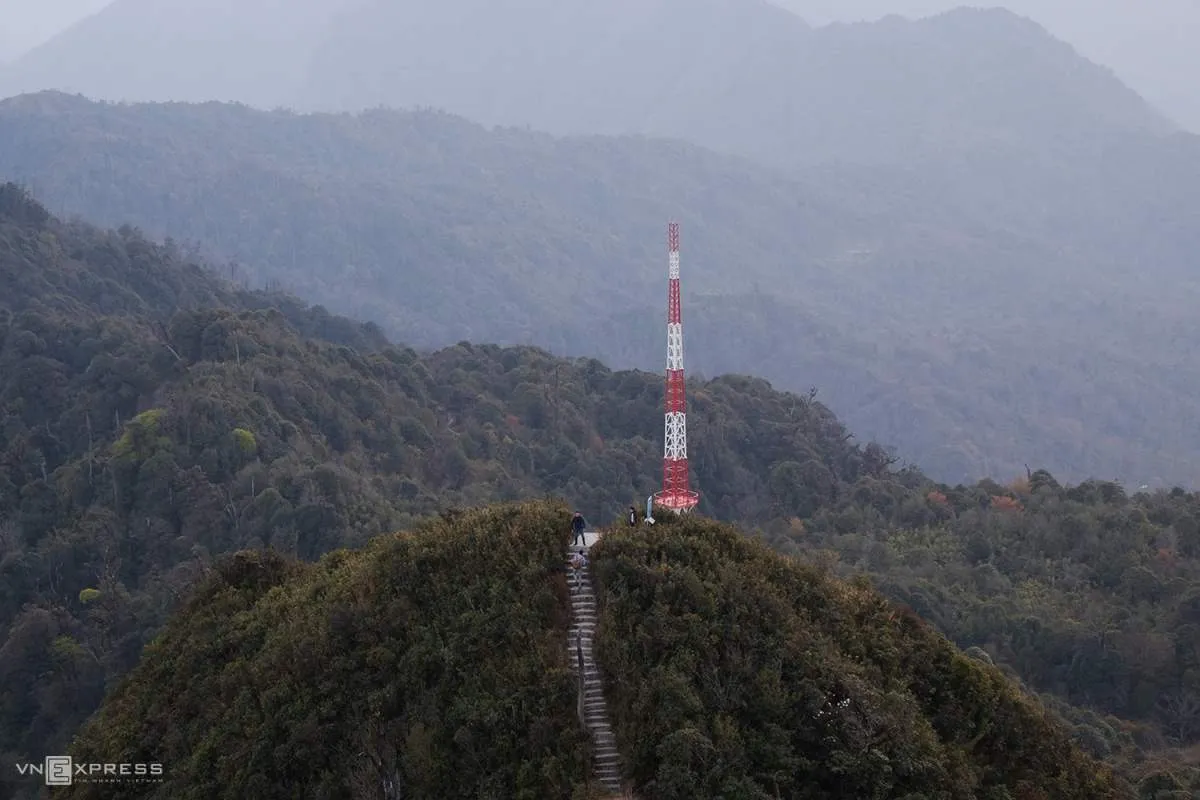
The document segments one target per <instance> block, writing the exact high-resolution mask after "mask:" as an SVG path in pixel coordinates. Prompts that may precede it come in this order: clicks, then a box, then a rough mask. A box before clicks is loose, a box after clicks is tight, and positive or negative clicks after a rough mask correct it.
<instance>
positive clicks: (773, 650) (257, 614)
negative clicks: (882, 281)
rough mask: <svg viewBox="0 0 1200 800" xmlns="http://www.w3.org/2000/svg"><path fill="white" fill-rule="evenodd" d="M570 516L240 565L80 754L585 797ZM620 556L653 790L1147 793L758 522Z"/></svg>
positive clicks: (638, 773)
mask: <svg viewBox="0 0 1200 800" xmlns="http://www.w3.org/2000/svg"><path fill="white" fill-rule="evenodd" d="M569 518H570V510H569V508H568V507H567V506H565V505H562V504H548V503H526V504H523V505H511V506H500V507H494V508H485V509H482V510H476V511H471V512H468V513H465V514H450V515H447V518H446V519H445V520H440V521H437V522H433V523H431V524H427V525H426V526H424V527H423V528H422V529H421V530H418V531H417V532H415V533H412V534H396V535H391V536H383V537H379V538H377V539H375V540H374V541H372V542H371V544H370V545H368V546H367V547H366V548H365V549H363V550H361V551H359V552H355V553H350V552H347V551H337V552H335V553H332V554H330V555H328V556H326V557H325V558H323V559H321V561H320V562H319V563H317V564H315V565H309V566H300V565H299V564H297V563H295V562H292V561H288V560H286V559H284V558H282V557H280V556H278V555H276V554H258V553H239V554H237V555H235V556H233V557H231V558H226V559H223V560H221V561H219V562H218V563H217V564H216V565H215V566H214V568H213V569H211V570H210V571H208V573H207V574H206V575H205V577H204V578H203V580H202V583H201V585H200V588H199V590H198V591H197V592H196V593H195V594H194V595H193V596H192V597H190V598H189V600H188V601H187V603H186V605H185V606H184V608H183V609H182V611H181V613H179V614H178V615H176V616H175V617H174V618H173V619H172V620H171V622H170V623H168V625H167V626H166V628H165V630H164V632H163V635H162V636H161V637H160V638H159V639H158V640H156V641H155V643H154V644H153V645H152V646H151V647H150V648H149V649H148V650H147V651H146V655H145V658H144V659H143V661H142V663H141V664H139V665H138V667H137V668H136V669H135V670H134V671H133V672H132V673H131V674H130V676H129V677H128V679H127V680H126V681H124V682H122V684H121V686H120V687H119V688H118V689H117V690H116V691H115V692H114V693H113V694H112V696H111V697H110V699H109V700H108V701H107V702H106V704H105V706H104V708H103V709H102V710H101V711H100V713H99V714H98V715H97V716H96V717H95V719H93V720H92V721H91V722H90V723H89V724H88V725H87V726H86V727H85V729H84V730H83V732H82V734H81V736H80V739H79V741H78V742H76V744H75V745H74V746H73V748H72V751H73V754H74V755H76V757H77V758H80V759H81V760H83V761H85V762H87V761H92V760H97V759H109V758H116V759H118V760H119V761H121V762H126V763H159V764H162V765H163V766H164V772H165V779H164V781H163V782H162V783H149V784H138V785H134V786H132V788H131V789H129V790H126V791H124V792H123V796H126V797H147V798H171V799H172V800H175V799H176V798H178V799H179V800H187V799H188V798H197V800H199V799H200V798H211V797H255V798H262V799H263V800H267V798H275V797H279V798H288V797H296V796H299V795H303V796H305V797H313V798H326V797H328V798H334V797H338V798H376V797H383V796H385V795H384V794H383V792H382V791H381V787H382V786H383V785H384V784H385V782H386V785H388V786H389V789H390V793H389V794H388V795H387V796H391V797H410V796H411V797H433V796H449V797H485V798H497V799H499V798H529V799H530V800H533V799H534V798H547V797H563V798H567V797H576V798H582V797H585V796H588V795H587V788H588V787H587V786H586V785H585V784H586V781H585V776H586V775H587V772H588V762H587V760H586V756H587V745H586V741H587V740H586V734H585V733H584V732H583V729H582V727H581V726H580V725H579V723H578V721H577V719H576V717H575V716H574V712H575V696H576V695H575V692H576V689H575V686H574V681H573V678H572V675H571V673H570V672H569V670H568V666H567V652H568V648H567V639H568V635H567V623H568V604H567V603H568V601H567V585H566V576H565V575H564V569H563V551H564V550H565V548H566V544H567V539H568V534H567V532H566V531H565V527H566V525H565V524H566V522H567V521H568V520H569ZM595 564H596V567H597V570H598V574H599V576H600V583H601V596H602V597H604V598H605V601H604V605H603V606H602V613H601V616H600V630H601V634H600V635H601V637H602V642H603V648H604V655H603V656H602V658H603V661H604V663H605V666H606V667H607V668H608V670H609V675H610V678H611V683H612V686H611V687H610V694H611V695H612V696H613V697H614V698H615V699H616V702H615V703H614V705H613V709H614V715H613V716H614V721H615V723H616V728H617V731H618V741H619V742H620V743H621V745H622V749H623V750H624V752H625V753H626V754H627V758H628V759H629V760H630V764H631V770H630V772H631V776H632V778H633V784H634V786H635V791H636V792H637V794H638V796H639V797H644V798H646V799H647V800H695V799H696V798H705V797H724V798H745V799H746V800H767V798H781V797H787V798H797V799H799V798H806V799H808V800H819V799H820V798H828V799H829V800H834V798H845V797H855V798H880V799H881V800H882V798H890V797H895V798H901V797H903V798H918V797H941V798H947V799H949V798H956V799H957V798H961V799H962V800H973V799H975V798H979V799H980V800H982V799H983V798H989V799H993V798H994V799H995V800H1000V799H1001V798H1017V797H1020V798H1046V800H1049V799H1050V798H1053V799H1054V800H1072V799H1073V798H1078V799H1079V800H1104V798H1114V799H1115V798H1121V797H1128V796H1129V794H1128V792H1127V791H1122V789H1121V788H1120V786H1119V784H1116V783H1114V782H1113V781H1112V778H1111V776H1110V775H1109V773H1108V772H1107V771H1106V770H1104V769H1102V768H1101V767H1100V766H1099V765H1097V764H1096V763H1095V762H1093V761H1092V760H1091V759H1089V758H1088V757H1087V756H1085V755H1083V753H1082V752H1080V751H1079V750H1078V748H1075V747H1074V746H1072V744H1071V743H1070V740H1069V738H1068V737H1067V735H1066V734H1065V733H1064V732H1063V731H1062V730H1061V729H1060V728H1059V727H1058V726H1057V725H1056V724H1055V723H1054V721H1053V720H1052V719H1051V718H1049V717H1048V716H1047V714H1046V712H1045V711H1044V710H1042V709H1040V708H1038V706H1037V704H1036V703H1034V702H1031V701H1030V700H1028V699H1026V698H1024V697H1022V696H1021V694H1020V693H1019V691H1018V690H1017V689H1016V688H1015V687H1014V686H1013V685H1012V684H1011V683H1010V682H1009V681H1007V680H1006V679H1005V678H1004V677H1003V676H1002V675H1001V674H1000V673H999V672H998V671H997V670H996V669H995V668H994V667H990V666H987V665H984V664H980V663H978V662H973V661H971V660H970V659H968V658H967V657H965V656H963V655H962V654H961V653H958V652H956V651H955V649H954V648H953V647H952V646H951V645H950V644H949V643H948V642H946V640H945V639H943V638H942V637H940V636H938V635H937V634H936V633H934V632H932V631H931V630H929V628H928V626H927V625H926V624H925V623H922V622H921V621H920V620H918V619H917V618H916V617H915V616H913V615H911V614H909V615H904V614H897V613H896V612H895V611H894V609H892V608H891V607H890V606H889V604H888V603H887V602H886V601H885V600H884V599H883V598H882V597H881V596H880V595H879V594H877V593H876V592H874V591H872V590H870V589H867V588H863V587H853V586H850V585H847V584H842V583H839V582H837V581H833V580H830V579H828V578H827V577H825V576H823V575H821V574H820V572H819V570H817V569H814V568H811V567H799V566H797V565H796V564H795V563H792V562H790V561H789V560H787V559H784V558H782V557H780V556H779V555H777V554H772V553H770V552H769V551H768V550H767V549H766V548H765V547H763V546H761V545H757V546H756V545H754V544H752V543H750V542H747V541H746V540H745V538H744V537H743V536H742V535H741V534H739V533H738V532H737V531H736V530H732V529H727V528H723V527H720V526H717V525H715V524H713V523H710V522H691V523H684V524H678V525H670V524H664V525H662V526H661V527H659V528H658V529H656V530H654V532H653V533H652V534H651V535H650V536H648V537H644V536H643V535H642V534H641V533H634V534H628V533H627V534H625V535H624V536H620V535H618V538H616V540H615V541H605V542H604V543H603V546H602V547H601V548H600V549H599V550H598V551H597V554H596V558H595ZM106 788H107V787H104V786H90V785H86V784H82V785H78V786H75V787H72V789H71V790H70V791H68V792H67V793H65V794H64V796H67V797H79V798H85V797H103V796H106V795H105V791H104V790H105V789H106ZM591 796H596V795H591Z"/></svg>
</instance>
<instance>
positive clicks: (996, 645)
mask: <svg viewBox="0 0 1200 800" xmlns="http://www.w3.org/2000/svg"><path fill="white" fill-rule="evenodd" d="M661 392H662V387H661V376H659V375H656V374H645V373H639V372H614V371H611V370H609V369H607V368H606V367H604V366H603V365H602V364H600V363H598V362H596V361H593V360H587V359H581V360H565V359H557V358H553V357H551V356H549V355H547V354H546V353H545V352H543V351H540V350H536V349H532V348H500V347H496V346H490V345H472V344H467V343H462V344H459V345H457V346H455V347H450V348H447V349H444V350H441V351H438V352H435V353H426V354H421V353H418V352H415V351H413V350H410V349H407V348H403V347H397V346H393V345H390V344H388V343H387V342H386V341H385V340H384V339H383V337H382V336H381V335H380V334H379V332H378V330H376V329H375V328H373V327H372V326H364V325H360V324H357V323H353V322H351V321H349V320H345V319H342V318H338V317H333V316H330V315H329V314H328V313H326V312H324V311H323V310H322V309H320V308H315V309H314V308H308V307H306V306H305V305H303V304H302V303H299V302H298V301H296V300H295V299H293V298H290V297H288V296H286V295H282V294H273V293H265V292H246V291H241V290H238V289H235V288H234V287H232V286H230V285H229V284H227V283H225V282H223V281H222V280H219V279H218V278H216V277H215V276H214V275H213V274H212V272H211V271H209V270H207V269H204V268H200V267H196V266H195V265H192V264H190V263H189V262H188V260H187V259H185V258H183V257H182V256H181V254H180V253H179V252H178V251H177V249H176V248H174V247H172V246H171V245H170V244H169V243H168V244H166V245H155V244H153V243H151V242H148V241H147V240H146V239H145V238H143V237H142V236H141V235H140V234H139V233H138V232H137V231H135V230H132V229H128V228H125V229H121V230H118V231H101V230H97V229H95V228H92V227H89V226H87V225H83V224H78V223H64V222H62V221H60V220H57V219H55V218H54V217H52V216H51V215H50V214H48V213H47V212H46V210H45V209H44V208H42V207H41V206H40V205H38V204H37V203H34V202H33V201H32V200H31V199H30V198H29V197H28V196H27V195H26V194H25V193H24V192H22V191H21V190H19V189H16V188H15V187H11V186H8V187H3V188H0V414H2V415H3V425H2V426H0V631H3V640H2V643H0V676H3V677H4V681H3V683H2V684H0V761H3V762H4V763H19V762H24V761H27V760H31V759H34V760H36V759H38V758H40V757H42V756H43V755H44V754H45V753H53V752H62V750H63V748H65V747H66V746H67V744H68V742H69V741H70V739H71V736H72V735H73V734H74V732H75V731H76V730H77V729H78V727H79V725H80V724H81V723H82V722H83V721H84V720H85V719H86V718H87V716H88V715H89V714H90V713H91V712H92V711H93V710H94V709H95V708H97V707H98V705H99V704H100V701H101V699H102V697H103V695H104V692H105V690H106V687H108V686H111V685H112V684H113V683H114V682H115V681H117V680H118V679H119V678H120V676H122V675H124V674H126V673H127V672H128V671H129V670H130V669H131V668H132V667H133V666H134V664H136V663H137V660H138V658H139V655H140V653H141V651H142V648H143V646H144V645H145V644H146V643H147V642H149V641H150V640H151V639H152V638H153V637H154V636H155V634H156V633H157V632H158V631H159V630H160V629H161V627H162V625H163V624H164V622H165V620H166V619H167V618H168V617H169V615H170V613H171V612H172V611H173V610H174V609H175V608H176V606H177V604H178V602H180V600H181V598H183V597H185V596H187V594H188V592H189V591H190V590H191V587H192V586H193V585H194V583H195V581H196V580H198V579H199V578H200V576H202V575H204V574H205V573H206V570H209V569H211V568H212V564H213V562H214V559H215V558H216V557H218V556H219V555H221V554H223V553H229V552H233V551H238V550H242V549H246V548H263V547H269V548H273V549H275V550H276V551H278V552H279V553H281V554H283V555H285V556H287V557H295V558H297V559H299V560H302V561H312V560H314V559H316V558H318V557H319V556H321V555H322V554H324V553H327V552H329V551H330V550H333V549H336V548H341V547H361V546H363V545H365V544H366V542H368V541H369V540H370V539H371V537H373V536H377V535H380V534H385V533H388V532H390V531H394V530H398V529H403V528H407V527H411V526H412V525H414V524H416V523H417V522H418V521H419V520H421V519H424V518H427V517H430V516H431V515H437V514H438V513H439V512H441V511H443V510H445V509H447V508H452V507H455V506H469V505H477V504H485V503H492V502H496V501H511V500H519V499H526V498H532V497H542V496H544V495H547V494H554V495H558V496H562V497H567V498H570V501H571V502H572V503H573V504H576V505H578V506H579V507H580V508H582V510H583V511H584V513H585V514H586V515H587V516H588V517H589V518H591V520H592V522H593V523H603V522H605V521H607V520H608V519H610V518H611V517H612V516H615V515H616V514H617V513H619V509H621V508H623V507H624V506H626V505H627V504H628V503H630V502H634V501H636V500H638V499H639V498H644V497H645V496H646V494H647V493H648V492H650V491H652V490H653V489H654V488H655V483H656V479H655V476H656V475H657V474H658V467H659V464H660V458H661V445H660V444H659V440H658V437H659V436H660V435H661V434H660V430H659V427H658V426H659V425H660V420H661V407H662V406H661V397H662V395H661ZM689 403H690V407H689V411H690V412H691V414H690V417H689V438H690V439H691V443H692V447H691V456H692V466H693V475H694V477H695V481H696V484H697V486H698V488H699V489H700V490H701V492H702V493H703V504H702V506H701V508H700V511H701V513H702V514H704V515H706V516H710V517H715V518H718V519H723V520H728V521H737V522H738V523H739V524H740V525H741V526H742V527H743V529H745V530H748V531H752V532H754V533H755V534H757V535H760V536H762V537H764V538H765V539H766V540H767V541H768V542H769V543H770V544H771V545H773V546H774V547H776V548H778V549H782V550H784V551H786V552H789V553H794V554H797V555H802V556H804V557H805V558H806V559H814V560H816V561H819V562H822V563H827V564H833V565H834V566H835V569H836V570H838V571H839V572H841V573H842V574H844V575H851V574H856V573H867V574H868V575H870V576H871V578H872V579H873V580H874V582H875V583H876V584H877V585H878V586H879V587H880V588H881V589H882V590H883V592H884V593H885V594H886V595H887V596H889V597H891V598H892V599H894V600H897V601H899V602H901V603H904V604H907V605H908V606H910V607H911V608H913V609H914V610H915V611H916V612H917V613H919V614H920V615H921V616H922V617H924V618H925V619H927V620H929V621H931V622H932V623H933V624H934V625H936V626H937V627H938V628H939V629H940V630H941V631H942V632H944V633H945V634H947V635H948V636H950V637H952V638H953V640H954V641H955V642H956V643H957V644H959V645H960V646H962V647H967V648H973V649H972V650H971V653H972V655H973V656H974V657H975V658H976V659H978V660H981V661H988V660H990V661H993V662H994V663H995V664H996V666H997V667H999V668H1000V669H1002V670H1004V671H1006V672H1007V673H1008V674H1010V675H1011V676H1012V677H1014V678H1016V679H1019V680H1021V681H1023V682H1024V684H1025V685H1026V686H1027V687H1028V688H1029V689H1030V691H1034V692H1040V693H1041V696H1042V698H1043V699H1044V700H1045V701H1046V702H1047V704H1048V705H1050V706H1051V707H1052V708H1053V709H1054V710H1055V711H1056V712H1057V713H1059V714H1061V715H1062V716H1064V717H1065V718H1067V719H1069V720H1070V722H1071V725H1072V728H1073V730H1074V732H1075V735H1076V738H1077V740H1078V741H1079V742H1080V743H1081V744H1083V745H1084V746H1085V747H1086V748H1087V749H1088V751H1089V752H1091V753H1093V754H1095V755H1097V756H1100V757H1102V758H1105V759H1108V760H1109V761H1111V763H1113V764H1114V765H1116V766H1118V767H1119V768H1120V770H1121V771H1122V772H1123V773H1124V774H1126V775H1128V776H1130V777H1132V778H1134V779H1135V780H1140V781H1142V785H1143V787H1148V788H1146V791H1151V790H1153V791H1158V790H1159V789H1162V788H1163V787H1168V788H1169V787H1175V788H1173V789H1172V790H1173V791H1185V790H1188V787H1194V788H1198V789H1200V776H1197V774H1196V770H1195V769H1194V768H1192V767H1190V766H1189V765H1190V764H1191V763H1193V756H1192V754H1191V750H1190V748H1192V747H1193V746H1194V745H1195V744H1197V743H1198V742H1200V700H1198V699H1197V698H1200V679H1198V678H1197V675H1200V661H1197V656H1196V653H1197V652H1200V633H1198V632H1197V631H1200V624H1198V623H1197V622H1196V620H1195V613H1194V610H1193V609H1192V605H1193V604H1194V600H1195V598H1194V597H1193V595H1195V594H1196V591H1197V589H1196V587H1197V586H1200V538H1198V537H1200V533H1198V531H1200V496H1198V495H1196V494H1194V493H1191V492H1185V491H1183V490H1182V489H1180V490H1175V491H1170V492H1154V493H1139V494H1136V495H1127V494H1126V493H1125V492H1124V491H1122V490H1121V489H1120V487H1119V486H1116V485H1114V484H1110V483H1103V482H1089V483H1085V484H1081V485H1079V486H1074V487H1068V486H1060V485H1059V484H1058V482H1057V481H1055V480H1054V479H1053V477H1051V476H1050V475H1048V474H1047V473H1045V472H1040V471H1038V472H1033V473H1031V474H1030V476H1029V478H1028V479H1027V480H1022V481H1018V482H1015V483H1012V484H1010V485H999V484H996V483H993V482H991V481H984V482H981V483H978V484H975V485H972V486H957V487H950V486H939V485H937V484H935V483H934V482H932V481H930V480H928V479H927V478H926V477H925V476H924V475H922V474H921V472H920V471H918V470H916V469H913V468H905V469H899V470H897V469H895V467H894V465H893V464H892V463H891V462H892V459H891V458H890V457H889V456H888V455H887V453H886V452H885V451H884V450H883V449H882V448H880V447H879V446H878V445H875V444H869V445H866V446H865V447H864V446H859V445H857V444H856V443H854V442H853V440H852V437H851V435H850V433H849V432H848V431H847V430H846V429H845V428H844V427H843V426H842V425H841V424H840V423H839V422H838V420H837V419H836V418H835V417H834V416H833V414H831V413H830V411H829V410H828V409H827V408H825V407H824V406H823V405H822V404H821V403H820V402H817V401H816V399H815V398H813V397H811V396H797V395H793V394H787V393H782V392H777V391H774V390H773V389H772V388H771V387H770V385H769V384H767V383H766V382H765V381H762V380H758V379H753V378H747V377H739V376H726V377H722V378H718V379H715V380H710V381H700V380H697V381H693V382H691V383H690V384H689ZM10 687H17V688H16V689H13V688H10ZM639 769H642V768H639ZM643 774H644V777H646V778H647V779H649V775H648V773H643ZM764 785H765V784H764ZM1155 787H1157V788H1155Z"/></svg>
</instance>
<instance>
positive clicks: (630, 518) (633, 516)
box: [625, 506, 638, 528]
mask: <svg viewBox="0 0 1200 800" xmlns="http://www.w3.org/2000/svg"><path fill="white" fill-rule="evenodd" d="M625 521H626V522H627V523H629V527H631V528H636V527H637V524H638V513H637V508H636V507H634V506H630V507H629V513H628V514H626V515H625Z"/></svg>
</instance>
